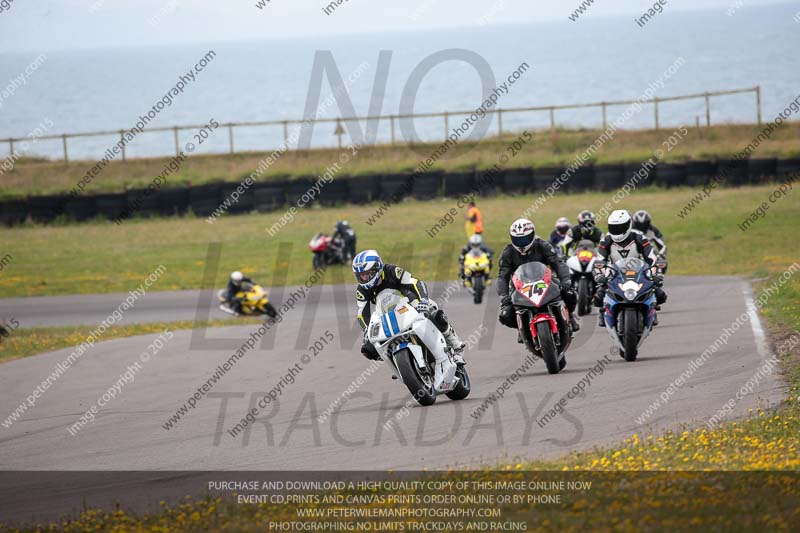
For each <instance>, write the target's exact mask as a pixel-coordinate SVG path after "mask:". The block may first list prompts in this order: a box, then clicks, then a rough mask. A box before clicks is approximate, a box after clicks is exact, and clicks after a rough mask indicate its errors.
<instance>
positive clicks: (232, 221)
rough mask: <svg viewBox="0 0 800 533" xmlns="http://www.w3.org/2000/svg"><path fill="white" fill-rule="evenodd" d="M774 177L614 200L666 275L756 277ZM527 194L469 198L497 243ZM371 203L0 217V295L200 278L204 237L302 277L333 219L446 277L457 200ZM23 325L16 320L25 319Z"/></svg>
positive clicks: (781, 253) (245, 258)
mask: <svg viewBox="0 0 800 533" xmlns="http://www.w3.org/2000/svg"><path fill="white" fill-rule="evenodd" d="M774 189H775V185H764V186H757V187H742V188H736V189H719V190H716V191H714V192H713V193H712V195H711V197H710V198H708V199H706V200H705V201H704V202H703V203H702V204H700V205H699V206H698V207H696V208H695V210H694V211H693V212H692V213H691V214H690V216H688V217H687V218H685V219H681V218H679V217H678V216H677V213H678V212H679V211H680V210H681V209H683V208H684V206H685V205H686V203H687V202H689V201H690V200H691V198H692V197H693V196H694V195H695V194H696V193H697V190H692V189H688V188H679V189H670V190H659V189H654V188H647V189H640V190H638V191H636V192H634V193H633V194H632V195H631V196H630V197H628V198H625V199H624V200H623V201H621V202H620V203H619V204H618V207H620V208H626V209H629V210H631V211H633V210H636V209H639V208H647V209H649V210H650V212H651V213H652V215H653V219H654V222H655V224H656V225H657V226H659V227H660V228H661V230H662V231H663V232H664V234H665V236H666V239H667V242H668V244H669V248H670V254H669V255H670V273H672V274H738V275H745V276H754V277H765V276H768V275H770V274H771V273H776V272H779V271H782V270H783V268H785V267H786V266H787V265H789V264H790V263H791V262H792V261H793V260H796V259H797V257H798V254H797V243H796V241H795V237H794V234H795V232H796V229H797V228H798V227H800V197H798V196H797V195H792V194H791V193H789V195H788V196H786V197H784V198H781V199H779V200H778V201H777V202H775V203H773V204H770V208H769V210H768V211H767V212H766V215H765V216H764V218H761V219H759V220H758V221H757V222H755V223H754V224H753V225H752V227H750V229H748V230H747V231H746V232H742V231H741V230H740V229H739V228H738V227H737V225H738V224H739V223H740V222H742V221H743V220H745V219H746V218H747V217H748V216H750V214H751V213H752V212H753V210H754V209H756V208H757V207H758V206H759V205H760V204H761V203H762V202H766V201H767V198H768V197H769V195H770V193H771V192H772V191H773V190H774ZM612 196H613V193H608V192H605V193H604V192H593V193H581V194H575V195H563V194H561V195H557V196H555V197H554V198H552V199H551V200H549V201H548V202H547V203H546V204H545V205H544V206H543V207H542V208H540V209H539V210H538V211H537V212H536V214H535V215H534V216H533V220H534V222H535V223H536V225H537V228H538V232H539V233H540V234H541V235H549V233H550V231H551V230H552V227H553V224H554V222H555V220H556V219H557V218H558V217H560V216H568V217H569V218H570V219H571V220H573V221H574V220H575V217H576V215H577V213H578V211H579V210H581V209H592V210H595V211H596V210H599V209H600V208H601V206H603V204H605V203H606V202H608V201H610V200H611V197H612ZM534 199H535V196H533V195H518V196H513V197H510V196H499V197H493V198H486V199H479V200H478V205H479V206H480V208H481V209H482V210H483V214H484V219H485V221H486V232H485V238H486V240H487V242H488V243H489V245H490V246H491V247H492V248H494V249H495V250H498V251H499V250H500V249H501V248H502V247H503V246H504V245H505V243H506V242H507V240H508V233H507V232H508V226H509V225H510V223H511V222H513V220H514V219H516V218H517V217H518V216H520V215H521V214H522V213H523V212H525V210H526V209H528V208H529V207H530V205H531V204H532V202H533V201H534ZM376 207H377V205H374V204H373V205H363V206H345V207H341V208H317V207H315V208H310V209H304V210H300V211H299V212H298V214H297V215H296V216H295V218H294V221H292V222H290V223H289V224H288V225H286V226H285V227H284V228H283V229H281V230H280V231H279V232H278V233H277V234H276V235H275V236H274V237H272V238H270V237H269V234H268V233H267V231H266V229H267V228H268V227H270V226H272V225H273V224H274V223H275V222H277V221H278V220H279V219H280V217H281V216H282V215H283V213H281V212H276V213H268V214H249V215H243V216H237V217H223V218H221V219H219V220H217V221H216V222H215V223H214V224H209V223H207V222H206V221H205V219H197V218H191V217H187V218H180V219H149V220H147V219H137V220H131V221H128V222H126V223H124V224H122V225H120V226H116V225H114V224H112V223H110V222H92V223H86V224H80V225H68V226H19V227H14V228H0V252H2V253H0V255H2V256H4V257H7V258H8V259H7V260H4V267H3V270H2V275H0V297H11V296H40V295H59V294H81V293H108V292H127V291H129V290H132V289H133V288H135V287H137V286H139V284H141V283H142V282H143V280H144V278H145V277H147V276H148V275H149V274H150V273H151V272H153V271H154V270H155V268H156V267H157V266H158V265H160V264H163V265H164V266H165V267H166V271H165V272H164V273H163V274H162V275H161V277H160V278H159V280H158V281H157V282H156V283H154V284H153V285H152V286H151V287H150V289H149V290H153V291H160V290H176V289H195V288H199V287H201V284H202V279H203V273H204V269H205V268H206V267H207V256H208V253H209V244H210V243H220V244H221V255H220V261H219V265H218V271H217V273H216V286H222V284H223V283H224V282H225V279H226V277H227V275H228V273H229V272H230V271H232V270H242V271H243V272H245V273H246V274H248V275H251V276H253V277H255V278H256V279H257V280H259V281H260V282H261V283H263V284H265V285H267V286H271V285H275V284H290V285H291V284H301V283H303V282H304V281H305V280H306V279H307V278H308V276H309V275H310V274H311V272H312V269H311V253H310V251H309V249H308V246H307V243H308V241H309V240H310V238H311V237H312V236H313V235H314V234H315V233H316V232H317V231H325V230H327V231H331V228H332V226H333V224H334V223H335V222H336V220H338V219H347V220H349V221H350V222H351V224H352V225H353V227H354V229H355V230H356V232H357V234H358V247H359V248H362V249H363V248H377V249H378V250H379V251H381V253H382V254H383V255H384V257H385V259H386V260H387V261H390V262H398V263H401V264H403V265H406V266H407V267H408V268H409V269H411V270H412V271H413V272H415V273H417V274H418V275H419V276H420V277H422V278H423V279H426V280H442V279H453V278H454V277H455V276H456V273H457V269H458V265H457V261H456V258H457V254H458V249H459V248H460V247H461V246H463V244H464V242H465V240H466V237H465V234H464V228H463V215H464V209H463V208H462V209H457V206H456V202H455V201H454V200H452V199H435V200H431V201H425V202H421V201H404V202H402V203H400V204H397V205H394V206H392V207H391V208H390V209H389V210H388V212H386V213H385V214H384V215H383V216H382V218H381V219H380V220H379V221H378V222H377V223H375V224H373V225H371V226H369V225H367V224H366V223H365V221H366V220H368V219H369V217H370V216H371V215H372V214H373V213H374V211H375V209H376ZM451 208H453V209H456V211H457V214H456V216H455V217H454V219H455V220H454V222H453V223H451V224H449V225H447V227H446V228H445V229H443V230H442V231H441V232H440V233H439V234H437V235H436V237H434V238H431V237H429V236H428V235H427V234H426V230H427V229H428V228H430V227H432V226H433V225H434V224H436V223H437V221H439V219H440V218H441V217H443V216H444V215H445V213H446V212H447V211H448V210H450V209H451ZM351 280H352V273H351V272H350V269H349V267H346V266H335V267H331V268H330V269H329V271H328V274H327V275H326V279H325V281H324V282H325V283H331V282H338V283H341V282H343V281H347V282H350V281H351ZM23 326H24V325H23Z"/></svg>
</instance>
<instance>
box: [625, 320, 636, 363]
mask: <svg viewBox="0 0 800 533" xmlns="http://www.w3.org/2000/svg"><path fill="white" fill-rule="evenodd" d="M622 346H623V348H624V351H625V360H626V361H628V362H629V363H632V362H634V361H636V356H637V355H638V352H639V311H637V310H636V309H633V308H628V309H625V311H624V316H623V323H622Z"/></svg>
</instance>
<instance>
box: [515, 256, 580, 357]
mask: <svg viewBox="0 0 800 533" xmlns="http://www.w3.org/2000/svg"><path fill="white" fill-rule="evenodd" d="M509 289H510V290H511V291H512V296H511V303H512V305H513V306H514V308H515V309H516V310H517V326H518V328H519V329H520V333H521V335H522V339H523V341H524V342H525V343H526V345H527V344H528V343H530V342H533V338H534V336H535V335H536V330H535V327H536V324H537V323H538V322H542V321H547V322H549V323H550V328H551V331H552V332H553V334H554V335H555V336H556V343H557V344H558V346H559V348H560V349H561V350H565V349H566V347H567V346H569V328H568V324H569V312H568V311H567V306H566V305H565V304H564V302H563V301H562V299H561V286H560V284H559V283H558V278H555V277H553V271H552V270H551V269H550V268H549V267H548V266H546V265H544V264H543V263H538V262H532V263H526V264H524V265H521V266H520V267H519V268H517V270H516V271H515V272H514V275H513V276H512V277H511V283H510V287H509ZM526 317H527V318H526ZM523 326H525V327H523ZM529 349H530V347H529Z"/></svg>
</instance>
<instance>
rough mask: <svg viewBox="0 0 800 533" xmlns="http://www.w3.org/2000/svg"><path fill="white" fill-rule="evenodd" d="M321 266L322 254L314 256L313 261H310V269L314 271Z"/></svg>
mask: <svg viewBox="0 0 800 533" xmlns="http://www.w3.org/2000/svg"><path fill="white" fill-rule="evenodd" d="M322 266H323V260H322V254H314V257H313V259H311V267H312V268H313V269H314V270H317V269H318V268H320V267H322Z"/></svg>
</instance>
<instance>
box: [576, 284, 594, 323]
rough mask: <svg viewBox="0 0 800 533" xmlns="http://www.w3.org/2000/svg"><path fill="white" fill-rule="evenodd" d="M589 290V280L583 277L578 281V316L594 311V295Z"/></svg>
mask: <svg viewBox="0 0 800 533" xmlns="http://www.w3.org/2000/svg"><path fill="white" fill-rule="evenodd" d="M589 292H590V291H589V280H588V279H586V278H581V279H580V280H579V281H578V316H584V315H588V314H590V313H591V312H592V295H591V294H589Z"/></svg>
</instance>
